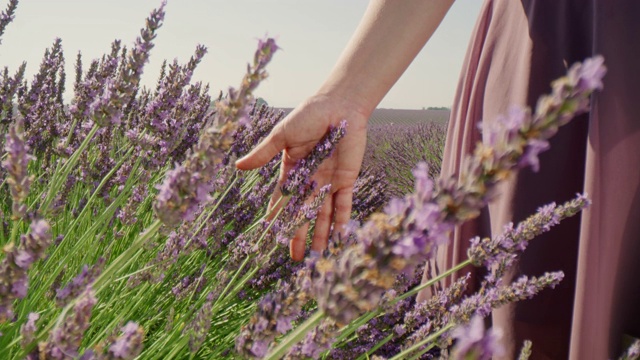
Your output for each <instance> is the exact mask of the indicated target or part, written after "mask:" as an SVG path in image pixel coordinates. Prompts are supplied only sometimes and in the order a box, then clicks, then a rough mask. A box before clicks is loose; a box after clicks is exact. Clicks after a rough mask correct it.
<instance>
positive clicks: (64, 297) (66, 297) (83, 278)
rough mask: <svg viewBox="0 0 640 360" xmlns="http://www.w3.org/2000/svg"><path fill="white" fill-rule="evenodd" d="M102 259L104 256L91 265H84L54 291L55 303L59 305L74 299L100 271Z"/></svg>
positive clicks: (102, 264) (61, 305) (102, 263)
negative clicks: (62, 285)
mask: <svg viewBox="0 0 640 360" xmlns="http://www.w3.org/2000/svg"><path fill="white" fill-rule="evenodd" d="M104 261H105V260H104V258H100V259H98V262H97V263H96V264H95V265H93V266H91V267H88V266H87V265H84V266H83V267H82V271H81V272H80V274H79V275H78V276H76V277H74V278H73V279H71V281H69V283H68V284H67V285H66V286H65V287H63V288H60V289H58V290H57V291H56V305H58V306H60V307H63V306H65V305H67V303H68V302H69V301H70V300H72V299H75V298H76V297H77V296H78V295H79V294H80V293H81V292H83V291H84V290H85V289H86V288H87V286H88V285H90V284H92V283H93V281H94V280H95V279H96V278H97V277H98V276H99V275H100V273H101V272H102V267H103V266H104Z"/></svg>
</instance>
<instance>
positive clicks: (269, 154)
mask: <svg viewBox="0 0 640 360" xmlns="http://www.w3.org/2000/svg"><path fill="white" fill-rule="evenodd" d="M285 146H286V139H285V136H284V126H282V123H280V124H278V125H276V127H275V128H274V129H273V131H272V132H271V133H270V134H269V136H267V137H266V138H265V139H264V140H262V141H261V142H260V144H258V145H257V146H256V147H255V148H253V150H251V151H250V152H249V153H248V154H247V155H245V156H243V157H242V158H241V159H238V160H237V161H236V168H238V169H240V170H251V169H255V168H258V167H260V166H263V165H264V164H266V163H268V162H269V160H271V159H273V157H274V156H276V155H277V154H278V153H279V152H280V151H282V150H284V148H285Z"/></svg>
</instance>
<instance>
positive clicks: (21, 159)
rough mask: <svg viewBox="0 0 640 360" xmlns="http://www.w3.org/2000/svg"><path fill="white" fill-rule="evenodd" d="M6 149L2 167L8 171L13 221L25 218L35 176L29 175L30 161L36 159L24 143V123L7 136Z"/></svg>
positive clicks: (19, 123)
mask: <svg viewBox="0 0 640 360" xmlns="http://www.w3.org/2000/svg"><path fill="white" fill-rule="evenodd" d="M4 149H5V151H6V153H7V158H6V160H5V161H3V162H2V167H3V168H4V169H5V170H6V171H7V173H8V177H7V183H8V184H9V190H10V192H11V198H12V199H13V205H12V210H13V216H12V219H13V220H18V219H20V218H23V217H24V216H25V213H26V211H27V207H26V205H25V204H24V201H25V200H26V199H27V196H29V190H30V188H31V183H32V182H33V175H31V176H30V175H29V173H28V167H29V161H30V160H32V159H34V157H33V156H32V155H31V154H29V146H28V145H27V144H26V143H25V141H24V132H23V129H22V121H20V120H17V121H16V122H15V123H14V124H13V125H12V126H11V127H10V128H9V133H8V134H7V135H6V140H5V146H4Z"/></svg>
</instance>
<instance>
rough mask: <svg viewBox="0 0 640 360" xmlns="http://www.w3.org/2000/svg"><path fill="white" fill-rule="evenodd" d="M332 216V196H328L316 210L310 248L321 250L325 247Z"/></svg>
mask: <svg viewBox="0 0 640 360" xmlns="http://www.w3.org/2000/svg"><path fill="white" fill-rule="evenodd" d="M332 218H333V198H332V197H331V196H329V197H328V198H327V199H325V201H324V204H322V207H321V208H320V211H319V212H318V216H317V218H316V224H315V228H314V230H313V240H312V241H311V250H314V251H323V250H324V249H326V248H327V242H328V238H329V231H330V230H331V220H332Z"/></svg>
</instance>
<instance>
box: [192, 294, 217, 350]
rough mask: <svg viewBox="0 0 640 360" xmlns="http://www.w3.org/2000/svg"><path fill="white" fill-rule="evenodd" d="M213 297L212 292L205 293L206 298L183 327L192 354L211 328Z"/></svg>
mask: <svg viewBox="0 0 640 360" xmlns="http://www.w3.org/2000/svg"><path fill="white" fill-rule="evenodd" d="M213 298H214V296H213V293H209V294H208V295H207V300H206V301H205V303H204V304H203V305H202V307H201V308H200V310H198V312H197V313H196V316H195V318H194V319H193V322H192V323H190V324H189V325H188V327H187V328H186V329H185V330H186V331H185V332H188V333H189V349H190V350H191V352H192V353H194V354H195V353H197V352H198V350H200V347H201V346H202V344H203V343H204V340H205V338H206V336H207V333H208V332H209V329H210V328H211V316H212V307H213Z"/></svg>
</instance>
